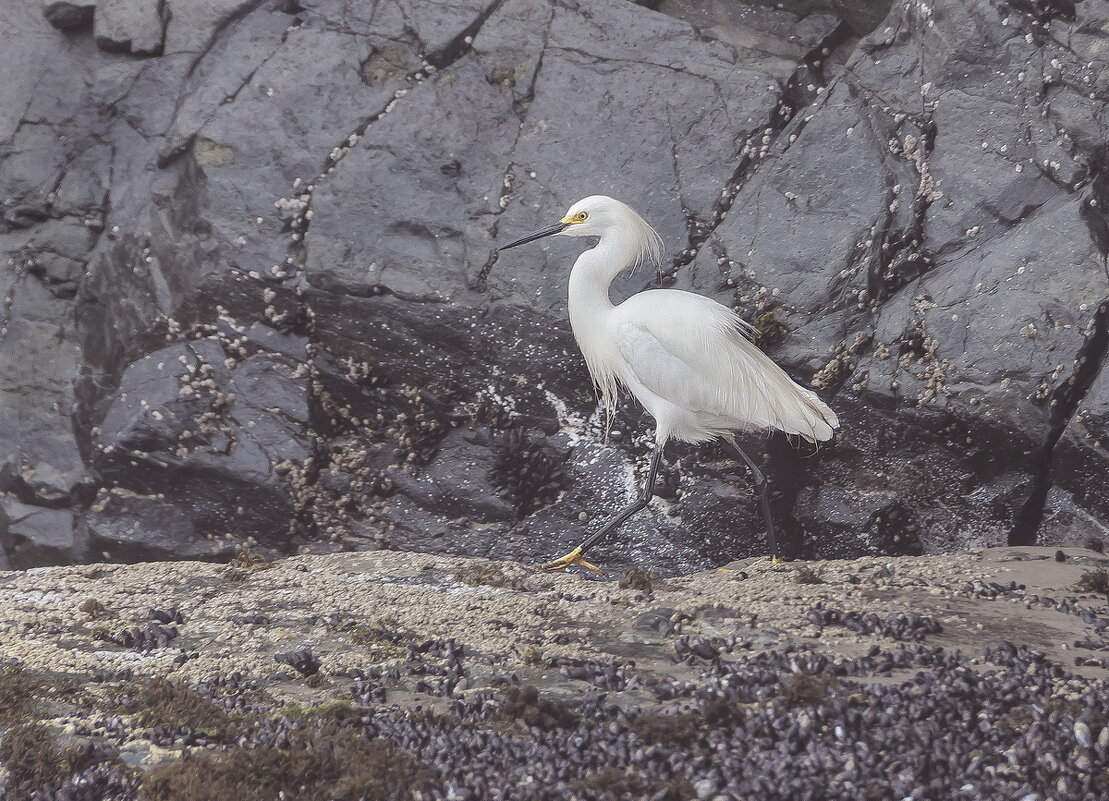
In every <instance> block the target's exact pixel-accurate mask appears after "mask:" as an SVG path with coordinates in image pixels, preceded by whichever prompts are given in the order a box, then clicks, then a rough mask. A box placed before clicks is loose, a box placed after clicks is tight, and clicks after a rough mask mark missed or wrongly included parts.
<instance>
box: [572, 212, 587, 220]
mask: <svg viewBox="0 0 1109 801" xmlns="http://www.w3.org/2000/svg"><path fill="white" fill-rule="evenodd" d="M574 219H575V220H577V221H578V222H585V221H586V220H588V219H589V212H588V211H579V212H578V213H577V214H575V215H574Z"/></svg>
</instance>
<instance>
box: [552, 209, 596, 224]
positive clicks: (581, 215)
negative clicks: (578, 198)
mask: <svg viewBox="0 0 1109 801" xmlns="http://www.w3.org/2000/svg"><path fill="white" fill-rule="evenodd" d="M588 219H589V212H588V211H579V212H578V213H577V214H568V215H566V216H565V217H563V218H562V219H561V220H559V222H564V223H567V224H569V223H580V222H585V221H586V220H588Z"/></svg>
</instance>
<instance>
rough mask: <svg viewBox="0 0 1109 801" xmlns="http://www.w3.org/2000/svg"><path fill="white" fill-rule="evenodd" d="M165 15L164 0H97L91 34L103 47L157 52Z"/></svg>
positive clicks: (144, 52)
mask: <svg viewBox="0 0 1109 801" xmlns="http://www.w3.org/2000/svg"><path fill="white" fill-rule="evenodd" d="M166 15H167V9H166V4H165V0H97V3H96V17H95V20H94V26H93V34H94V36H95V37H96V43H97V44H98V45H99V46H100V47H102V48H103V49H105V50H122V51H124V52H130V53H134V54H135V55H137V56H157V55H161V53H162V42H163V37H164V35H165V27H166Z"/></svg>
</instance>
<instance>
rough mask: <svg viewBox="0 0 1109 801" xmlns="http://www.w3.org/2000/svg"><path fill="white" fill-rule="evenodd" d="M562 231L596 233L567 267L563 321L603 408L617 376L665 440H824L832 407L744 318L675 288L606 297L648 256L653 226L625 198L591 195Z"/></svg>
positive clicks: (611, 398)
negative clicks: (733, 436) (765, 433)
mask: <svg viewBox="0 0 1109 801" xmlns="http://www.w3.org/2000/svg"><path fill="white" fill-rule="evenodd" d="M581 212H585V213H586V214H587V217H586V219H585V221H584V222H581V223H570V224H569V225H567V227H566V228H565V229H564V230H562V231H561V232H559V233H560V235H561V236H596V237H599V239H600V241H599V242H598V243H597V246H596V247H594V248H591V249H590V250H587V251H585V252H584V253H582V254H581V256H579V257H578V260H577V262H576V263H575V264H574V269H573V270H571V272H570V289H569V306H570V325H571V327H572V328H573V329H574V337H575V338H576V339H577V341H578V346H579V347H580V348H581V350H582V353H583V354H584V355H585V361H586V364H587V365H588V367H589V372H590V375H592V377H593V382H594V383H595V384H596V385H597V388H598V389H599V391H600V393H601V397H602V400H603V402H604V404H605V407H606V409H608V410H609V411H611V410H612V408H613V407H614V405H615V402H616V384H617V383H621V384H623V385H624V386H626V387H627V388H628V390H629V391H630V392H631V393H632V394H633V395H634V396H635V397H636V399H637V400H638V401H639V402H640V403H642V404H643V406H644V408H646V409H647V411H648V412H650V414H651V416H652V417H654V418H655V422H656V424H657V427H656V433H655V439H656V441H657V442H658V444H659V446H660V447H661V446H662V445H664V444H665V442H666V441H667V439H670V438H674V439H679V440H683V441H685V442H693V443H699V442H706V441H708V440H711V439H715V438H716V437H719V436H722V435H726V434H729V433H731V432H733V431H751V430H759V429H779V430H781V431H785V432H786V433H787V434H798V435H800V436H802V437H804V438H805V439H807V440H810V441H812V442H816V441H820V440H827V439H831V437H832V432H833V429H835V428H836V427H837V426H838V425H839V421H838V419H837V418H836V415H835V413H834V412H833V411H832V410H831V409H829V408H828V407H827V406H826V405H825V404H824V403H823V402H821V401H820V399H819V398H817V397H816V395H814V394H813V393H812V392H810V391H809V390H807V389H804V388H803V387H800V386H798V385H797V384H796V383H794V381H793V380H792V379H791V378H790V377H789V376H788V375H786V373H785V371H784V370H782V368H780V367H779V366H778V365H776V364H775V363H774V362H773V361H771V359H770V358H769V357H768V356H767V355H766V354H765V353H763V352H762V351H761V350H759V349H758V347H757V346H756V345H755V344H754V343H753V342H751V340H750V339H749V338H748V334H749V333H750V332H751V330H752V329H751V326H749V325H748V324H747V323H746V322H744V321H743V320H742V319H740V318H739V317H738V316H737V315H736V314H735V312H733V311H732V310H731V309H729V308H728V307H727V306H722V305H721V304H719V303H717V302H716V301H714V300H712V299H711V298H706V297H704V296H703V295H695V294H693V293H692V292H683V291H681V290H677V289H654V290H649V291H647V292H640V293H639V294H637V295H633V296H632V297H630V298H628V299H627V300H625V301H624V302H623V303H621V304H620V305H618V306H616V305H613V303H612V301H611V300H610V299H609V296H608V291H609V285H610V284H611V283H612V279H613V278H615V277H616V275H617V274H618V273H619V272H620V271H621V270H623V269H624V268H625V267H627V266H629V265H631V264H634V263H635V262H637V261H638V260H640V259H642V258H643V257H644V256H648V255H654V253H655V252H657V251H656V249H657V247H658V241H659V240H658V234H656V233H655V231H654V229H652V228H651V227H650V226H649V225H648V224H647V223H646V222H645V221H644V220H643V218H642V217H640V216H639V215H638V214H636V213H635V211H634V210H632V209H631V208H630V207H629V206H627V205H625V204H624V203H621V202H620V201H618V200H613V199H612V198H610V197H605V196H603V195H596V196H593V197H588V198H586V199H585V200H582V201H579V202H578V203H575V204H574V205H573V206H571V207H570V210H569V212H567V214H566V217H565V218H564V220H570V219H574V217H575V216H576V215H578V214H580V213H581Z"/></svg>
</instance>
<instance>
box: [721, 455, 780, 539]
mask: <svg viewBox="0 0 1109 801" xmlns="http://www.w3.org/2000/svg"><path fill="white" fill-rule="evenodd" d="M728 442H729V444H730V445H731V446H732V448H734V449H735V452H736V453H738V454H739V456H740V458H741V459H743V461H745V462H746V463H747V466H748V467H750V468H751V476H752V478H753V479H754V484H755V489H757V490H758V491H759V502H760V504H761V505H762V519H763V522H764V523H765V524H766V541H767V543H768V544H769V545H770V555H771V556H772V557H774V559H775V560H778V559H780V558H781V554H779V553H778V538H777V537H776V536H774V518H773V517H771V515H770V484H769V482H767V480H766V476H764V475H763V474H762V471H761V470H759V466H758V465H757V464H755V462H754V460H752V459H751V457H750V456H748V455H747V454H746V453H744V452H743V448H741V447H739V445H737V444H736V441H735V439H729V440H728Z"/></svg>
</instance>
